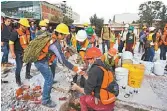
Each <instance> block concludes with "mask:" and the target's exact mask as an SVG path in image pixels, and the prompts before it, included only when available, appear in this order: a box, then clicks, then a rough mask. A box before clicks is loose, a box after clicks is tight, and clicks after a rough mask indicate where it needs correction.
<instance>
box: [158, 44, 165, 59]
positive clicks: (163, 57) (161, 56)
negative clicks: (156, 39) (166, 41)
mask: <svg viewBox="0 0 167 111" xmlns="http://www.w3.org/2000/svg"><path fill="white" fill-rule="evenodd" d="M166 53H167V46H165V45H161V46H160V59H161V60H166Z"/></svg>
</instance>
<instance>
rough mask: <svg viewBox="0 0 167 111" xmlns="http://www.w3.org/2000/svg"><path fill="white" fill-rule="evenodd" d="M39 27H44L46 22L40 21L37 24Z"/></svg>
mask: <svg viewBox="0 0 167 111" xmlns="http://www.w3.org/2000/svg"><path fill="white" fill-rule="evenodd" d="M39 26H44V27H46V26H47V24H46V22H45V21H44V20H41V21H40V22H39Z"/></svg>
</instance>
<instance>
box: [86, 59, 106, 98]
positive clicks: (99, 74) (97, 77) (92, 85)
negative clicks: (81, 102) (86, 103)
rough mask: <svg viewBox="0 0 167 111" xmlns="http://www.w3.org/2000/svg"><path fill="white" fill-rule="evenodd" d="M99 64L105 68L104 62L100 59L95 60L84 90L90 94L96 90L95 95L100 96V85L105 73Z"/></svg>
mask: <svg viewBox="0 0 167 111" xmlns="http://www.w3.org/2000/svg"><path fill="white" fill-rule="evenodd" d="M98 66H102V67H104V68H105V65H104V63H103V62H102V61H101V60H100V59H98V60H96V61H95V63H94V64H93V65H92V66H91V68H90V69H89V71H88V79H87V80H86V82H85V87H84V92H85V94H86V95H90V94H92V92H94V96H95V97H97V98H100V95H99V94H100V87H101V84H102V81H103V74H104V73H103V70H102V69H100V68H99V67H98Z"/></svg>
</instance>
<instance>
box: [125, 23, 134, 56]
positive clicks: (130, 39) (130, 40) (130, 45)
mask: <svg viewBox="0 0 167 111" xmlns="http://www.w3.org/2000/svg"><path fill="white" fill-rule="evenodd" d="M133 31H134V27H133V26H130V27H129V29H128V33H127V35H126V41H125V51H130V52H132V53H133V51H134V48H135V45H136V36H135V34H134V33H133Z"/></svg>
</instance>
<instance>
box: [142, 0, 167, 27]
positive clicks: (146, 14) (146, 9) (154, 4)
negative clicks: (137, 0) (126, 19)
mask: <svg viewBox="0 0 167 111" xmlns="http://www.w3.org/2000/svg"><path fill="white" fill-rule="evenodd" d="M163 7H165V5H164V3H163V2H161V1H148V2H145V3H143V4H141V5H140V6H139V16H140V21H141V23H147V25H148V26H152V24H153V22H154V20H155V19H161V17H162V16H161V15H163V14H162V13H166V12H165V11H161V10H162V9H163ZM164 9H165V8H164Z"/></svg>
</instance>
